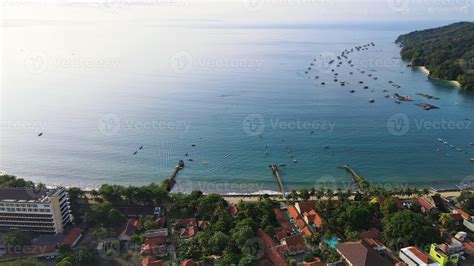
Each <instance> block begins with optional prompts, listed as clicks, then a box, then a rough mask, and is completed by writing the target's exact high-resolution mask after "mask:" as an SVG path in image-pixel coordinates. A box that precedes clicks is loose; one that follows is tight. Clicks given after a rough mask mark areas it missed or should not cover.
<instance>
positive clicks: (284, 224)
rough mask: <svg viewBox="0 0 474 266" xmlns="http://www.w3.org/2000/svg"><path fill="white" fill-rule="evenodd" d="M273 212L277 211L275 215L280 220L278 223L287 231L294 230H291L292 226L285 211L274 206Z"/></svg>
mask: <svg viewBox="0 0 474 266" xmlns="http://www.w3.org/2000/svg"><path fill="white" fill-rule="evenodd" d="M273 212H274V213H275V217H276V219H277V221H278V223H279V224H280V225H281V227H282V228H283V229H284V230H285V231H286V232H287V233H290V232H291V231H292V230H291V226H290V223H289V222H288V220H287V219H286V218H285V216H284V215H283V213H282V212H281V210H280V208H274V209H273Z"/></svg>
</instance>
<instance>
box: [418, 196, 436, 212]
mask: <svg viewBox="0 0 474 266" xmlns="http://www.w3.org/2000/svg"><path fill="white" fill-rule="evenodd" d="M416 201H418V203H419V204H420V206H421V211H422V212H429V211H431V210H432V209H434V208H435V207H434V206H433V205H431V203H430V202H429V201H428V200H426V199H425V198H422V197H417V198H416Z"/></svg>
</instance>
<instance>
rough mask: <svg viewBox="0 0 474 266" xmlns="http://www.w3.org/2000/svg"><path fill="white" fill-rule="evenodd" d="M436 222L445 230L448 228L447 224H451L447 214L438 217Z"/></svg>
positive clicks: (449, 216)
mask: <svg viewBox="0 0 474 266" xmlns="http://www.w3.org/2000/svg"><path fill="white" fill-rule="evenodd" d="M438 221H439V223H440V224H441V225H442V226H443V227H444V228H446V226H448V225H449V223H451V215H449V213H442V214H441V215H440V216H439V220H438Z"/></svg>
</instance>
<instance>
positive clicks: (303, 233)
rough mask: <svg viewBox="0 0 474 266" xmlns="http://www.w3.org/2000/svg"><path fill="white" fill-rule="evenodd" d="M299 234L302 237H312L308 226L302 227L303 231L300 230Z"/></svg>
mask: <svg viewBox="0 0 474 266" xmlns="http://www.w3.org/2000/svg"><path fill="white" fill-rule="evenodd" d="M301 234H302V235H304V236H312V235H313V231H311V229H309V227H308V226H305V227H303V229H302V230H301Z"/></svg>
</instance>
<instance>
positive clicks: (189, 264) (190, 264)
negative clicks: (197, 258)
mask: <svg viewBox="0 0 474 266" xmlns="http://www.w3.org/2000/svg"><path fill="white" fill-rule="evenodd" d="M181 265H182V266H197V265H198V264H197V263H196V262H194V261H193V260H184V261H183V262H181Z"/></svg>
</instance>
